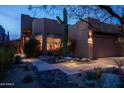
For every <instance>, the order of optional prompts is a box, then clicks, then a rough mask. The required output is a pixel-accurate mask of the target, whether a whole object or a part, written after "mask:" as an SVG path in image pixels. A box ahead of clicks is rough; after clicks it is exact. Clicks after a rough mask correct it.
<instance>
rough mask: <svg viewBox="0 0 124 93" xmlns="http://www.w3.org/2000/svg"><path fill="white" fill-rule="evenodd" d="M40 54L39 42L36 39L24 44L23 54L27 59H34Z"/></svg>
mask: <svg viewBox="0 0 124 93" xmlns="http://www.w3.org/2000/svg"><path fill="white" fill-rule="evenodd" d="M40 52H41V49H40V42H39V41H38V40H36V39H30V40H29V41H27V42H25V44H24V53H25V54H26V56H27V57H36V56H38V54H39V53H40Z"/></svg>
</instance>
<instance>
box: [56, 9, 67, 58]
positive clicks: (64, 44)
mask: <svg viewBox="0 0 124 93" xmlns="http://www.w3.org/2000/svg"><path fill="white" fill-rule="evenodd" d="M56 18H57V20H58V21H59V23H60V24H62V25H63V32H62V46H63V56H66V54H67V44H68V18H67V9H66V8H64V9H63V21H62V20H61V19H60V17H59V16H57V17H56Z"/></svg>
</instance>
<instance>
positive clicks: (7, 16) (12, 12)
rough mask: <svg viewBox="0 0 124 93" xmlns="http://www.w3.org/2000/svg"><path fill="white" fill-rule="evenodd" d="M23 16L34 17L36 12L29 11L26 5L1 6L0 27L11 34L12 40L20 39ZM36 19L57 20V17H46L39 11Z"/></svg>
mask: <svg viewBox="0 0 124 93" xmlns="http://www.w3.org/2000/svg"><path fill="white" fill-rule="evenodd" d="M21 14H28V15H30V16H34V12H32V11H29V10H28V6H26V5H21V6H20V5H18V6H17V5H16V6H14V5H9V6H7V5H1V6H0V25H2V26H3V27H4V28H5V30H6V31H9V33H10V39H18V38H20V26H21V25H20V23H21V20H20V18H21ZM35 14H36V15H35V17H46V18H51V19H55V18H56V16H51V15H46V14H45V13H41V12H40V11H37V13H35Z"/></svg>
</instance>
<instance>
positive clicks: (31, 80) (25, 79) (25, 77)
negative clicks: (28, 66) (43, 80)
mask: <svg viewBox="0 0 124 93" xmlns="http://www.w3.org/2000/svg"><path fill="white" fill-rule="evenodd" d="M22 81H23V82H24V83H30V82H33V77H32V76H31V75H30V74H27V75H26V76H24V78H23V80H22Z"/></svg>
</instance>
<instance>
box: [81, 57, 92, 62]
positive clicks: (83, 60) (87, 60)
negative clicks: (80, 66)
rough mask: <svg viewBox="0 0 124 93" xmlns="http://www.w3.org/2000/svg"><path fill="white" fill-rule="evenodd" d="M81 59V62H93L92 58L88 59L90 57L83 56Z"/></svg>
mask: <svg viewBox="0 0 124 93" xmlns="http://www.w3.org/2000/svg"><path fill="white" fill-rule="evenodd" d="M80 61H81V62H91V60H90V59H88V58H82V59H81V60H80Z"/></svg>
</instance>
